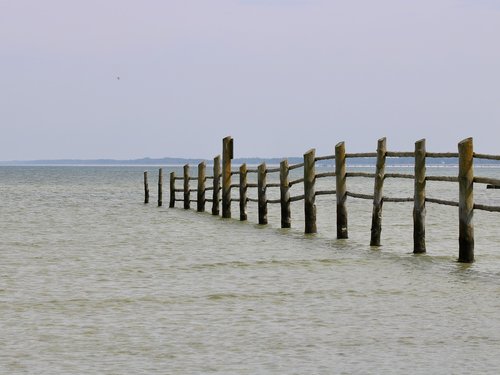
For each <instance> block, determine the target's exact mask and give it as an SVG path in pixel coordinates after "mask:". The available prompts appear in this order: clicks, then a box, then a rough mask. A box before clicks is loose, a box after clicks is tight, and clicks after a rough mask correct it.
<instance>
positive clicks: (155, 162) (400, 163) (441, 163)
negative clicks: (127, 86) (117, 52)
mask: <svg viewBox="0 0 500 375" xmlns="http://www.w3.org/2000/svg"><path fill="white" fill-rule="evenodd" d="M283 159H285V158H257V157H252V158H238V159H233V161H232V162H233V165H241V164H243V163H246V164H248V165H259V164H261V163H266V164H268V165H279V164H280V162H281V161H282V160H283ZM287 160H288V162H289V163H290V164H298V163H302V162H303V159H302V158H301V157H290V158H287ZM202 161H205V162H206V163H207V165H212V164H213V160H208V159H194V158H193V159H188V158H161V159H152V158H142V159H133V160H113V159H90V160H86V159H60V160H26V161H15V160H14V161H0V166H11V167H16V166H27V167H37V166H47V167H57V166H68V167H84V166H85V167H134V166H136V167H152V166H157V167H179V166H183V165H186V164H191V165H197V164H199V163H200V162H202ZM413 162H414V161H413V158H408V157H401V158H387V160H386V165H387V166H391V167H409V166H413ZM347 163H348V165H351V166H359V167H363V166H367V167H368V166H373V165H375V158H373V157H369V158H355V159H350V160H348V161H347ZM332 164H334V163H332V161H330V160H326V161H318V162H317V165H318V166H329V165H332ZM474 164H475V165H476V166H498V167H500V163H499V162H498V161H494V160H481V159H478V160H475V162H474ZM427 165H428V166H429V167H453V166H458V159H457V158H432V159H431V158H429V159H428V162H427Z"/></svg>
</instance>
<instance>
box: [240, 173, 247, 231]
mask: <svg viewBox="0 0 500 375" xmlns="http://www.w3.org/2000/svg"><path fill="white" fill-rule="evenodd" d="M247 189H248V186H247V165H246V164H242V165H241V166H240V220H241V221H244V220H247Z"/></svg>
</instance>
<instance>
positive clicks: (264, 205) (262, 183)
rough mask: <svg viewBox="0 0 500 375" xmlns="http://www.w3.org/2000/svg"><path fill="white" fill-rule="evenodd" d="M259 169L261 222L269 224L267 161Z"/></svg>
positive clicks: (258, 194)
mask: <svg viewBox="0 0 500 375" xmlns="http://www.w3.org/2000/svg"><path fill="white" fill-rule="evenodd" d="M258 169H259V173H258V177H257V184H258V193H257V196H258V200H259V224H267V196H266V163H262V164H261V165H259V168H258Z"/></svg>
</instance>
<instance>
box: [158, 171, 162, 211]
mask: <svg viewBox="0 0 500 375" xmlns="http://www.w3.org/2000/svg"><path fill="white" fill-rule="evenodd" d="M162 205H163V170H162V168H160V169H159V170H158V207H161V206H162Z"/></svg>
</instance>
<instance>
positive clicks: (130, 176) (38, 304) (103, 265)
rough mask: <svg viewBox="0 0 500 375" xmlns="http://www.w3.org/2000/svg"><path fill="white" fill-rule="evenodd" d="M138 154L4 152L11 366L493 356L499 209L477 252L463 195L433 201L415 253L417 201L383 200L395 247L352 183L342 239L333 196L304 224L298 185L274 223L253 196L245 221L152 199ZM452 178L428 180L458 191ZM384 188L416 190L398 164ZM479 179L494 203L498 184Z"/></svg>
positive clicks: (431, 363) (378, 364) (401, 368)
mask: <svg viewBox="0 0 500 375" xmlns="http://www.w3.org/2000/svg"><path fill="white" fill-rule="evenodd" d="M149 170H150V175H151V176H152V177H155V173H156V170H155V169H154V168H149ZM142 171H143V169H142V168H133V167H109V168H108V167H100V168H97V167H0V208H1V214H0V227H1V231H0V256H1V261H0V332H1V335H0V373H2V374H139V373H141V374H204V373H218V374H354V373H356V374H366V373H379V374H401V373H411V374H429V373H432V374H451V373H453V374H459V373H463V374H469V373H481V374H486V373H490V374H496V373H498V368H500V356H499V355H498V354H499V353H500V232H499V229H500V214H495V213H488V212H479V211H477V212H476V213H475V217H474V220H475V234H476V262H475V263H474V264H472V265H465V264H460V263H457V262H456V258H457V255H458V213H457V209H456V208H454V207H444V206H438V205H435V204H428V205H427V250H428V253H427V255H420V256H415V255H413V254H412V244H413V243H412V233H413V228H412V203H386V204H385V205H384V217H383V231H382V244H383V246H382V247H380V248H370V247H369V246H368V243H369V236H370V224H371V223H370V220H371V202H370V201H364V200H357V199H351V198H350V199H349V200H348V212H349V237H350V238H349V239H348V240H336V239H335V230H334V228H335V200H334V198H333V197H332V196H319V197H317V210H318V231H319V233H318V234H317V235H308V236H306V235H304V234H303V219H302V210H303V208H302V205H301V202H296V203H292V228H291V229H289V230H283V229H280V228H279V224H280V218H279V215H280V211H279V206H276V205H273V206H270V207H269V223H270V224H269V225H267V226H259V225H257V224H256V222H257V212H256V207H255V204H250V205H249V209H248V213H249V221H248V222H240V221H238V220H237V219H226V220H223V219H221V218H219V217H214V216H212V215H210V214H209V213H196V212H194V211H193V210H184V209H182V208H180V206H181V204H180V203H178V207H177V208H175V209H169V208H168V207H161V208H158V207H156V204H155V202H154V201H155V199H156V192H155V191H154V190H155V189H154V188H155V186H154V185H155V182H156V181H150V186H151V203H150V204H149V205H144V204H143V190H142V189H143V187H142ZM169 171H170V168H165V169H164V173H165V175H167V174H168V172H169ZM393 171H402V172H407V173H408V170H407V169H405V168H400V169H397V168H394V169H393ZM456 172H457V171H456V169H454V168H435V169H433V168H429V169H428V173H429V174H447V175H456ZM177 173H180V169H177ZM297 173H299V174H300V171H297ZM477 173H478V174H481V175H483V176H493V177H496V178H498V177H500V169H497V168H484V169H481V170H478V171H477ZM297 176H298V175H297ZM292 177H293V176H292ZM152 179H153V178H152ZM269 180H270V181H272V177H270V178H269ZM348 183H349V186H348V189H349V190H352V191H355V192H359V193H367V194H369V193H371V192H372V189H373V181H372V180H367V179H362V178H353V179H350V180H349V181H348ZM178 184H179V187H180V182H178ZM165 185H168V184H167V183H166V184H165ZM193 185H194V184H193ZM455 185H456V184H453V183H449V184H448V183H430V182H429V183H428V193H427V194H428V196H431V197H436V198H446V199H453V200H456V197H457V195H458V188H457V186H455ZM194 187H195V186H193V188H194ZM333 188H334V186H333V181H332V180H329V179H324V180H320V181H319V186H318V189H325V190H327V189H333ZM297 189H299V188H298V187H297ZM294 194H299V190H297V191H295V190H293V191H292V195H294ZM385 194H386V195H389V196H398V197H406V196H411V195H412V181H411V180H408V181H405V180H403V181H401V180H387V182H386V188H385ZM250 195H251V196H252V194H250ZM475 195H476V200H477V201H478V202H481V203H486V204H495V205H500V190H486V189H485V188H484V185H483V186H481V185H477V186H476V190H475ZM277 196H278V192H277V191H273V190H271V189H270V191H269V198H275V197H277ZM164 201H168V191H167V192H164ZM209 206H210V205H209V204H207V208H209ZM232 210H233V216H234V217H238V206H237V203H234V204H233V207H232Z"/></svg>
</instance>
